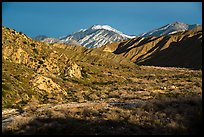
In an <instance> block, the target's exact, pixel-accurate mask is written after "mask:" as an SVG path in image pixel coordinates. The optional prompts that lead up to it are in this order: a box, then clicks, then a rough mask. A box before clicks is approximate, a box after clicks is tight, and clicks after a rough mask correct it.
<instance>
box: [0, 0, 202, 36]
mask: <svg viewBox="0 0 204 137" xmlns="http://www.w3.org/2000/svg"><path fill="white" fill-rule="evenodd" d="M175 21H179V22H184V23H187V24H202V2H3V3H2V25H3V26H6V27H10V28H13V29H15V30H17V31H22V32H23V33H25V34H26V35H28V36H30V37H35V36H37V35H47V36H49V37H59V36H63V35H67V34H70V33H72V32H76V31H78V30H80V29H85V28H88V27H90V26H92V25H95V24H101V25H105V24H106V25H110V26H112V27H113V28H115V29H118V30H119V31H121V32H123V33H125V34H128V35H138V34H141V33H143V32H147V31H150V30H152V29H155V28H158V27H161V26H164V25H166V24H169V23H173V22H175Z"/></svg>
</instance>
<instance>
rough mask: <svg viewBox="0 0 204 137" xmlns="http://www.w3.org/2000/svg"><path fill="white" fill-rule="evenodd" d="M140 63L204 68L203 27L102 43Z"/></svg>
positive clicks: (110, 49) (104, 48)
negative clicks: (203, 63) (164, 34)
mask: <svg viewBox="0 0 204 137" xmlns="http://www.w3.org/2000/svg"><path fill="white" fill-rule="evenodd" d="M101 49H103V50H104V51H108V52H113V53H115V54H117V55H119V56H121V57H122V58H128V59H130V60H131V61H133V62H135V63H137V64H139V65H153V66H171V67H173V66H174V67H187V68H194V69H200V68H202V29H201V28H195V29H192V30H188V31H184V32H179V33H176V34H172V35H168V36H159V37H156V36H151V37H147V38H145V37H138V38H133V39H130V40H127V41H124V42H118V43H111V44H107V45H105V46H104V47H101Z"/></svg>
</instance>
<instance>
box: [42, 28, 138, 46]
mask: <svg viewBox="0 0 204 137" xmlns="http://www.w3.org/2000/svg"><path fill="white" fill-rule="evenodd" d="M134 37H135V36H128V35H126V34H123V33H122V32H120V31H118V30H116V29H114V28H112V27H110V26H108V25H93V26H91V27H90V28H87V29H81V30H79V31H78V32H74V33H72V34H70V35H67V36H61V37H59V38H45V39H43V40H41V41H42V42H47V43H64V44H70V41H71V43H75V44H77V45H82V46H84V47H87V48H97V47H101V46H103V45H105V44H107V43H109V42H117V41H122V40H127V39H130V38H134Z"/></svg>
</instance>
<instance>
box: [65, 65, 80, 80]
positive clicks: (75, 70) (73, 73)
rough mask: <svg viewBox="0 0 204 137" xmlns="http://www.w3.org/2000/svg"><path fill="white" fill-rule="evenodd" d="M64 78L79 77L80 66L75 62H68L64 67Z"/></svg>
mask: <svg viewBox="0 0 204 137" xmlns="http://www.w3.org/2000/svg"><path fill="white" fill-rule="evenodd" d="M64 74H65V78H68V77H76V78H81V77H82V75H81V68H80V67H79V66H78V65H77V64H76V63H69V65H67V66H66V68H65V69H64Z"/></svg>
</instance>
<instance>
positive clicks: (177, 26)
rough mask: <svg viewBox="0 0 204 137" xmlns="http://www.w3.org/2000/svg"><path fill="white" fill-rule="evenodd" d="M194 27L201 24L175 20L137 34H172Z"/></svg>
mask: <svg viewBox="0 0 204 137" xmlns="http://www.w3.org/2000/svg"><path fill="white" fill-rule="evenodd" d="M195 27H201V25H199V24H198V25H196V24H193V25H188V24H185V23H182V22H178V21H176V22H173V23H171V24H167V25H165V26H163V27H160V28H156V29H153V30H151V31H149V32H145V33H142V34H140V35H139V36H144V37H148V36H162V35H169V34H174V33H177V32H181V31H186V30H190V29H193V28H195Z"/></svg>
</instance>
